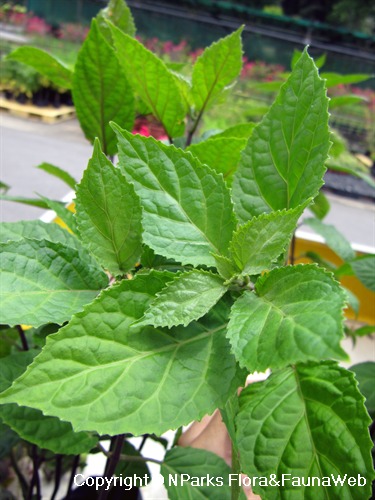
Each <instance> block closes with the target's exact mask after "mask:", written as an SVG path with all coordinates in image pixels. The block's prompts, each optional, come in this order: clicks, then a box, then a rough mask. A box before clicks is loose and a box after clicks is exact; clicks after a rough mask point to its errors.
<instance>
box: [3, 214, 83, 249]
mask: <svg viewBox="0 0 375 500" xmlns="http://www.w3.org/2000/svg"><path fill="white" fill-rule="evenodd" d="M24 238H27V239H34V240H48V241H52V242H54V243H57V242H59V243H62V244H63V245H64V246H68V247H73V248H76V249H77V250H78V249H80V248H82V245H81V243H80V241H79V240H78V238H76V237H75V236H74V235H72V234H71V233H69V232H68V231H67V230H66V229H63V228H62V227H61V226H59V225H58V224H55V223H50V224H47V223H46V222H42V221H41V220H23V221H18V222H2V223H0V242H1V243H6V242H8V241H20V240H23V239H24Z"/></svg>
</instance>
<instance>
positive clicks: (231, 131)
mask: <svg viewBox="0 0 375 500" xmlns="http://www.w3.org/2000/svg"><path fill="white" fill-rule="evenodd" d="M255 126H256V123H252V122H248V123H238V124H237V125H233V127H229V128H227V129H226V130H223V131H222V132H219V133H217V134H214V135H213V136H212V138H213V139H219V138H220V137H235V138H236V139H248V138H249V137H250V136H251V134H252V132H253V130H254V128H255Z"/></svg>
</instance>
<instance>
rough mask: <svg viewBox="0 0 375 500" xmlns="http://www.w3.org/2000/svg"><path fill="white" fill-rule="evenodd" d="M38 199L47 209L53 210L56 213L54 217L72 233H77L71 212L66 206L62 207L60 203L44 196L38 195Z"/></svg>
mask: <svg viewBox="0 0 375 500" xmlns="http://www.w3.org/2000/svg"><path fill="white" fill-rule="evenodd" d="M39 196H40V198H41V199H42V200H43V201H45V202H46V204H47V205H48V208H49V209H50V210H53V211H54V212H55V213H56V217H58V218H59V219H61V221H62V222H64V224H65V225H66V226H67V227H68V228H69V229H70V230H71V231H72V232H73V233H77V227H76V221H75V218H74V214H73V212H71V211H70V210H69V208H68V207H67V206H64V205H62V204H61V203H59V202H57V201H54V200H50V199H49V198H46V197H45V196H42V195H39Z"/></svg>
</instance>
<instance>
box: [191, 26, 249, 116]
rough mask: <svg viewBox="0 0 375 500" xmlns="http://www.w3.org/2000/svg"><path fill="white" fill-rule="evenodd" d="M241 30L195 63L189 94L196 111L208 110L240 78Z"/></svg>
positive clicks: (212, 48)
mask: <svg viewBox="0 0 375 500" xmlns="http://www.w3.org/2000/svg"><path fill="white" fill-rule="evenodd" d="M242 30H243V28H242V27H241V28H239V29H238V30H237V31H235V32H234V33H232V34H230V35H228V36H227V37H225V38H222V39H221V40H219V41H218V42H215V43H213V44H212V45H210V47H207V48H206V49H205V50H204V52H203V53H202V54H201V55H200V56H199V57H198V59H197V60H196V62H195V64H194V67H193V75H192V94H193V97H194V102H195V107H196V111H202V110H204V109H206V108H208V107H209V106H210V105H211V104H212V103H213V102H214V99H215V97H217V96H218V94H220V93H221V92H222V90H223V89H224V88H225V87H227V86H228V85H229V84H230V83H232V82H233V80H234V79H235V78H237V77H238V75H239V74H240V72H241V68H242V44H241V33H242Z"/></svg>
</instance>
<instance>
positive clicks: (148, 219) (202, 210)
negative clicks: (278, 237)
mask: <svg viewBox="0 0 375 500" xmlns="http://www.w3.org/2000/svg"><path fill="white" fill-rule="evenodd" d="M113 127H114V129H115V130H116V132H117V136H118V141H119V142H118V148H119V158H120V163H119V165H120V167H121V168H122V169H123V171H124V172H125V175H126V177H127V178H128V179H129V180H130V181H131V182H133V183H134V187H135V191H136V193H137V194H138V195H139V197H140V199H141V205H142V208H143V228H144V242H145V243H146V244H147V245H148V246H150V247H151V248H153V249H154V250H155V251H156V252H157V253H158V254H160V255H164V256H165V257H168V258H172V259H175V260H176V261H177V262H182V263H183V264H192V265H199V264H205V265H207V266H214V265H215V260H214V258H213V257H212V255H211V252H215V253H217V254H224V255H225V254H226V253H227V252H228V245H229V242H230V240H231V237H232V232H233V230H234V228H235V220H234V215H233V210H232V202H231V199H230V194H229V190H228V188H227V186H226V185H225V182H224V180H223V178H222V176H221V175H219V174H217V173H216V172H215V171H214V170H211V169H210V168H209V167H207V166H205V165H202V164H201V163H200V162H199V160H198V159H196V158H195V157H193V155H192V154H191V153H186V152H184V151H182V150H181V149H177V148H175V147H174V146H165V145H163V144H161V143H159V142H157V141H156V140H155V139H153V138H152V137H148V138H146V137H141V136H134V135H132V134H130V133H128V132H126V131H124V130H121V129H120V128H119V127H118V126H116V125H115V124H113Z"/></svg>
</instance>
